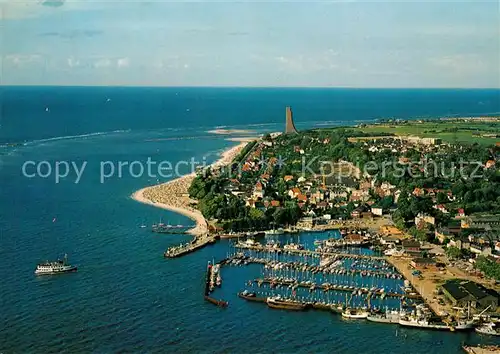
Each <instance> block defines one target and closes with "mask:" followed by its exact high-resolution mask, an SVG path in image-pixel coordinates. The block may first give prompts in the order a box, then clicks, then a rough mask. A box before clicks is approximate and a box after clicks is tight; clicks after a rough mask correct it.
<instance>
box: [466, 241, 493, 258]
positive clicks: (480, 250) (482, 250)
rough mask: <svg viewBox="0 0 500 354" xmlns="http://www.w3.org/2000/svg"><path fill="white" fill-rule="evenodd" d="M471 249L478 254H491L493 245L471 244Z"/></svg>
mask: <svg viewBox="0 0 500 354" xmlns="http://www.w3.org/2000/svg"><path fill="white" fill-rule="evenodd" d="M469 250H470V251H471V252H472V253H475V254H477V255H482V256H489V255H491V247H490V246H486V245H483V246H481V245H477V244H471V245H470V248H469Z"/></svg>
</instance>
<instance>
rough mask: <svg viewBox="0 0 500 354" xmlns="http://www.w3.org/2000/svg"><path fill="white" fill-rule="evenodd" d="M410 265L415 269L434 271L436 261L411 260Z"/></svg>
mask: <svg viewBox="0 0 500 354" xmlns="http://www.w3.org/2000/svg"><path fill="white" fill-rule="evenodd" d="M410 264H411V266H412V267H413V268H415V269H434V270H435V269H436V261H435V260H434V259H432V258H420V257H419V258H413V259H412V260H411V262H410Z"/></svg>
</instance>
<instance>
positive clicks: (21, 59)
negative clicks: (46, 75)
mask: <svg viewBox="0 0 500 354" xmlns="http://www.w3.org/2000/svg"><path fill="white" fill-rule="evenodd" d="M4 60H5V63H6V64H11V65H14V66H16V67H20V66H23V65H25V64H29V63H32V62H42V61H43V57H42V56H41V55H40V54H9V55H6V56H5V57H4Z"/></svg>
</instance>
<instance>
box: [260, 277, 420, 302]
mask: <svg viewBox="0 0 500 354" xmlns="http://www.w3.org/2000/svg"><path fill="white" fill-rule="evenodd" d="M253 281H254V282H255V283H257V284H258V285H259V284H269V285H271V286H276V285H281V286H287V287H288V286H297V287H300V288H309V289H322V290H323V291H344V292H353V291H356V292H361V293H362V294H369V293H371V294H372V295H376V296H382V294H385V296H386V297H394V298H403V297H404V298H407V299H415V300H421V299H422V297H421V296H420V295H419V294H413V295H412V294H401V293H394V292H383V291H381V290H380V289H376V290H374V291H371V290H370V289H368V288H362V287H353V286H341V285H337V284H328V285H324V284H316V283H306V282H297V281H289V280H279V279H272V278H264V279H262V278H261V279H254V280H253Z"/></svg>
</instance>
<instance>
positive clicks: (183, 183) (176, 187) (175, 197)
mask: <svg viewBox="0 0 500 354" xmlns="http://www.w3.org/2000/svg"><path fill="white" fill-rule="evenodd" d="M247 143H248V142H241V143H240V144H238V145H236V146H233V147H231V148H228V149H226V150H225V151H223V152H222V153H221V157H220V158H219V159H218V160H217V161H215V162H214V163H212V164H210V167H222V166H225V165H228V164H229V163H231V161H233V160H234V158H235V157H236V156H237V155H238V154H239V153H240V151H241V150H242V149H243V148H244V147H245V146H246V145H247ZM195 176H196V174H195V173H194V172H192V173H190V174H187V175H184V176H181V177H178V178H175V179H173V180H171V181H168V182H165V183H161V184H157V185H154V186H149V187H144V188H141V189H139V190H137V191H135V192H134V193H133V194H132V195H131V196H130V197H131V198H132V199H134V200H135V201H137V202H139V203H142V204H148V205H152V206H154V207H157V208H162V209H166V210H169V211H173V212H175V213H178V214H181V215H184V216H186V217H188V218H190V219H191V220H193V221H194V222H195V223H196V226H195V227H194V228H192V229H190V230H188V231H187V233H189V234H191V235H194V236H195V238H197V237H200V236H204V235H207V234H208V224H207V221H206V220H205V218H204V216H203V214H202V213H201V212H200V211H199V210H197V209H195V208H193V207H192V206H191V204H195V203H196V200H193V199H191V198H189V196H188V188H189V186H190V185H191V183H192V182H193V180H194V178H195Z"/></svg>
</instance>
